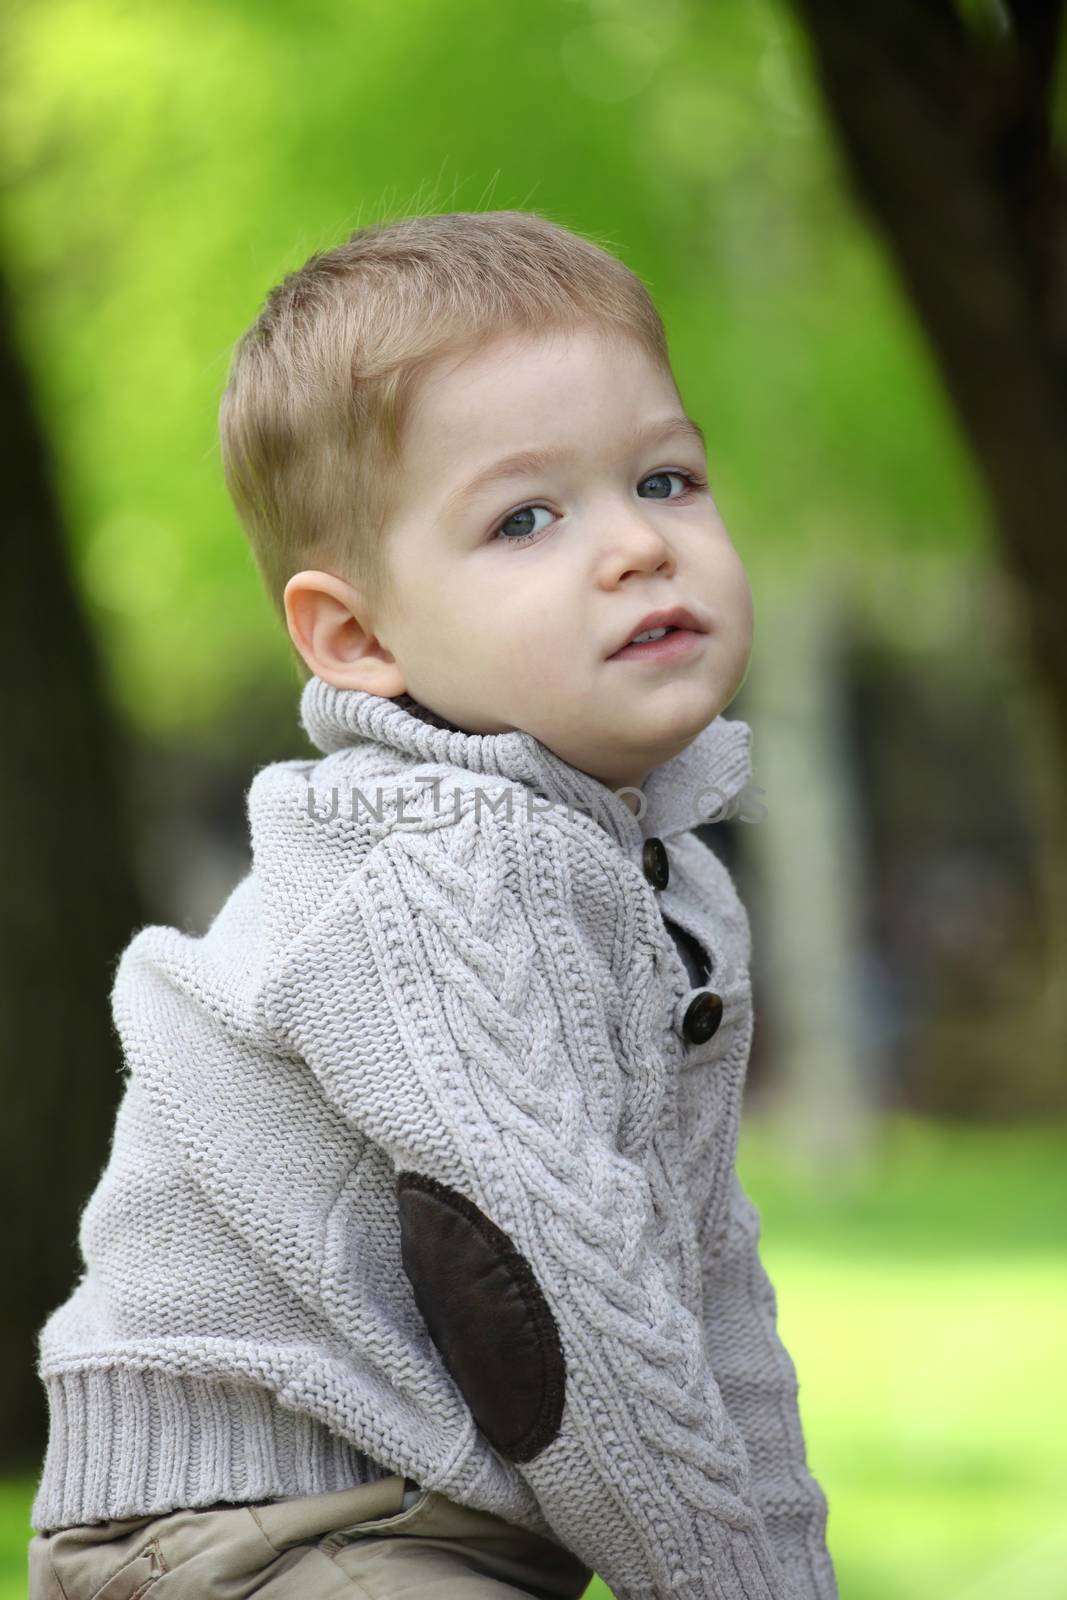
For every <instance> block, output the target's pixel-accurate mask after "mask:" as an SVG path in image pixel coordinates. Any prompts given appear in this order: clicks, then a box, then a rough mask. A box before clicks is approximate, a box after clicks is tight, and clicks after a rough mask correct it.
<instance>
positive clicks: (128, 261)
mask: <svg viewBox="0 0 1067 1600" xmlns="http://www.w3.org/2000/svg"><path fill="white" fill-rule="evenodd" d="M6 44H7V53H6V62H7V79H8V82H7V85H6V94H5V96H4V99H3V109H2V111H0V116H2V119H3V122H2V128H0V133H2V143H3V147H4V149H5V151H6V155H5V158H4V160H5V171H4V180H5V196H6V206H5V213H4V218H3V226H4V231H5V235H6V246H7V257H8V261H9V270H10V271H11V273H12V275H13V278H14V285H15V290H16V296H17V306H18V312H19V318H20V329H21V336H22V339H23V342H24V345H25V348H26V352H27V355H28V356H29V357H30V359H31V360H32V363H33V366H34V370H35V373H36V376H37V379H38V383H39V386H40V393H41V405H42V410H43V412H44V415H45V419H46V422H47V425H48V428H49V431H50V435H51V437H52V439H53V441H54V446H55V451H56V456H57V464H58V468H59V475H60V487H61V492H62V495H63V502H64V505H65V508H66V512H67V517H68V523H69V530H70V538H71V544H72V552H73V556H74V560H75V564H76V569H77V573H78V579H79V582H80V584H81V586H82V588H83V590H84V593H85V596H86V600H87V603H88V605H89V607H90V609H91V614H92V617H93V620H94V623H95V625H96V628H97V632H98V635H99V637H100V639H101V642H102V645H103V648H104V650H105V654H106V659H107V663H108V665H109V667H110V670H111V673H112V675H113V679H114V687H115V692H116V695H117V697H118V698H119V700H120V701H121V702H123V703H124V704H125V705H126V707H127V709H128V710H129V712H130V714H131V715H132V716H133V717H134V718H135V720H137V721H138V722H139V723H140V724H141V725H142V726H143V727H144V728H146V729H149V730H152V731H155V732H161V733H162V732H167V731H170V730H174V731H177V730H182V729H184V730H186V731H189V732H192V731H193V730H194V729H195V730H202V729H203V728H205V727H206V726H207V725H209V724H210V723H211V722H212V721H213V720H214V719H215V718H217V717H220V716H223V715H224V714H225V713H226V712H227V710H231V711H232V710H235V709H236V708H237V707H239V706H240V705H241V704H242V702H243V701H245V699H246V698H247V697H249V696H251V695H252V694H253V693H259V692H261V691H262V689H263V686H264V685H266V686H268V689H269V686H270V685H274V686H276V687H277V688H278V689H279V690H282V689H283V686H284V693H286V694H287V695H289V694H292V693H293V692H294V678H293V675H292V669H291V666H290V662H289V655H288V649H287V646H286V643H285V641H284V639H283V638H282V636H281V634H280V628H279V624H278V623H277V621H276V620H275V618H274V616H273V614H272V612H271V610H270V607H269V605H268V602H267V600H266V598H265V596H263V595H262V593H261V591H260V588H259V582H258V578H257V577H256V574H255V570H254V567H253V565H252V562H251V557H250V555H249V553H248V550H247V547H246V545H245V542H244V538H243V535H242V534H241V532H240V529H239V527H238V525H237V522H236V518H235V516H234V514H233V512H232V509H231V507H230V504H229V501H228V499H227V497H226V494H225V489H224V486H223V483H222V476H221V468H220V462H219V455H218V445H217V437H216V411H217V405H218V398H219V395H220V392H221V390H222V387H223V385H224V381H225V375H226V369H227V365H228V361H229V355H230V351H231V349H232V346H233V343H234V341H235V340H236V338H237V337H238V336H239V334H240V333H241V332H242V331H243V330H244V328H245V327H246V326H247V325H248V324H249V323H250V322H251V321H252V320H253V319H254V317H255V315H256V312H257V310H258V308H259V306H260V304H261V303H262V300H263V298H264V296H265V294H266V292H267V290H268V289H269V288H270V287H271V286H272V285H273V284H274V283H276V282H277V281H278V280H279V279H280V278H281V277H283V276H284V275H285V273H286V272H288V271H290V270H292V269H294V268H296V267H298V266H299V265H301V264H302V263H303V261H304V260H306V258H307V257H308V256H309V255H310V254H311V253H312V252H313V251H317V250H323V249H328V248H329V247H331V246H332V245H334V244H336V243H338V242H340V241H341V240H342V239H344V238H345V237H346V236H347V235H348V234H349V233H350V232H351V231H352V230H353V229H354V228H355V227H357V226H359V225H360V224H363V223H366V222H368V221H371V220H375V219H377V218H378V217H380V216H384V215H388V216H392V215H401V214H405V213H406V212H409V211H411V210H416V209H418V210H452V209H476V208H481V207H531V208H534V209H539V210H544V211H545V212H547V213H548V214H549V215H551V216H553V217H555V218H557V219H558V220H559V221H561V222H564V223H566V224H568V225H570V226H573V227H575V228H577V229H579V230H581V231H586V232H590V233H593V234H594V235H596V236H598V237H602V238H605V239H608V240H611V241H613V242H614V244H615V246H616V247H617V249H618V251H619V252H620V253H621V255H622V256H623V257H624V259H625V260H626V261H627V262H628V263H629V264H630V265H631V266H632V267H633V268H634V269H635V270H636V271H637V272H639V273H640V274H641V276H642V277H643V278H644V279H645V280H646V282H647V283H648V284H649V286H650V288H651V290H652V292H653V294H654V296H655V297H656V299H657V302H658V304H659V305H660V308H661V310H662V312H663V313H664V316H665V319H666V321H667V325H668V330H669V333H670V335H671V342H672V350H673V353H674V358H675V362H676V368H677V372H678V375H679V381H680V384H681V387H682V392H683V395H684V397H685V399H686V402H687V404H688V406H689V408H690V410H691V411H692V412H693V413H694V414H695V415H696V416H697V417H698V418H699V419H700V420H701V421H702V423H703V424H704V426H705V428H706V431H707V434H708V440H709V447H710V454H711V466H712V469H713V485H712V486H713V490H714V491H715V493H716V496H717V499H718V501H719V504H720V507H721V509H722V510H723V512H724V515H725V516H726V519H727V522H728V525H729V526H730V527H731V531H732V533H733V536H734V539H735V542H736V543H737V544H738V547H739V549H740V550H741V551H742V554H743V555H744V557H745V559H746V561H747V562H748V564H749V566H750V569H751V571H752V574H753V579H754V581H755V582H757V583H758V581H759V574H760V571H761V568H762V569H763V570H766V568H767V566H768V565H770V564H774V565H775V566H780V565H781V564H783V563H785V564H787V565H788V564H791V563H794V562H798V561H801V560H803V559H804V558H805V556H806V555H807V554H808V553H809V552H810V550H811V549H812V548H813V547H814V546H816V545H817V546H818V548H819V549H820V550H822V551H824V552H825V551H827V550H829V551H833V550H834V549H841V550H843V551H844V550H848V551H849V552H851V553H852V554H853V555H854V554H855V552H856V551H857V550H859V551H860V552H861V553H862V555H863V557H866V556H868V555H869V556H870V557H872V558H874V557H881V558H883V559H884V558H885V557H886V555H889V556H890V557H891V556H892V555H893V554H894V553H895V552H898V551H899V552H900V553H901V554H902V556H904V555H906V554H908V553H909V552H912V551H915V550H919V549H924V550H934V549H941V550H943V549H946V548H947V549H949V550H964V549H973V548H975V547H977V546H979V545H980V544H981V542H982V539H983V537H984V535H983V533H982V528H981V519H980V516H979V513H978V511H977V507H976V498H975V491H974V485H973V481H972V477H971V474H970V470H969V468H968V467H967V465H966V464H965V461H964V458H963V455H962V452H961V449H960V447H959V445H958V442H957V439H956V436H955V432H954V428H953V425H952V424H951V423H950V421H949V419H948V414H947V410H946V408H945V405H944V403H943V401H942V399H941V396H940V393H939V390H938V388H937V385H936V383H935V381H934V379H933V377H932V375H931V371H930V369H929V365H928V362H927V359H926V356H925V352H924V350H923V347H922V345H921V343H920V340H919V338H918V335H917V333H916V332H915V330H914V328H913V326H912V323H911V321H910V317H909V314H908V313H907V312H906V311H905V310H904V309H903V307H902V302H901V299H900V296H899V294H898V292H897V290H896V287H895V285H894V283H893V282H892V281H891V279H890V276H889V273H888V269H887V267H886V266H885V264H884V263H883V260H882V255H881V251H880V248H879V246H878V244H877V243H876V242H875V241H874V240H873V239H872V238H871V237H870V236H869V235H868V233H867V231H866V229H865V226H864V225H863V224H862V223H861V222H860V221H859V220H858V219H857V217H856V216H855V215H854V213H853V211H852V209H851V206H850V203H849V202H848V201H847V199H846V198H845V196H844V193H843V189H842V186H841V183H840V180H839V176H838V172H837V166H836V161H835V158H834V157H833V154H832V151H831V149H830V146H829V141H828V137H827V134H826V131H825V129H824V127H823V125H822V122H821V119H820V117H819V115H818V114H817V112H816V109H815V96H814V92H813V89H812V86H811V83H810V81H809V76H808V69H807V65H806V56H805V52H804V50H803V47H802V43H801V41H799V40H798V39H797V37H796V36H795V34H794V32H793V31H792V25H791V23H790V21H789V19H788V18H787V17H786V16H785V15H784V14H783V13H782V12H781V11H779V10H778V9H776V8H775V7H773V6H771V5H769V4H768V3H767V0H720V3H717V4H716V5H714V6H703V7H702V6H695V5H691V4H689V3H686V0H663V3H661V4H660V5H658V6H657V7H656V8H655V12H654V13H648V12H647V10H646V8H643V7H641V6H639V5H638V4H637V0H614V3H611V4H597V5H594V4H593V3H592V0H545V3H544V4H542V5H538V6H534V7H527V6H523V5H520V4H519V3H518V0H433V3H431V0H409V3H408V4H406V5H404V6H395V5H388V4H386V3H385V0H364V3H362V4H360V5H359V6H355V7H354V6H350V5H347V4H345V3H343V0H317V3H315V4H300V5H296V4H293V3H285V4H283V3H279V0H274V3H271V4H264V3H262V0H260V3H259V4H256V5H252V4H249V3H247V0H246V3H244V4H237V3H232V0H231V3H229V4H224V3H219V0H212V3H211V4H210V5H197V4H195V3H188V4H183V5H180V6H176V5H170V4H163V3H161V0H154V3H153V0H145V3H143V4H141V5H138V6H128V5H125V4H120V3H118V0H95V3H94V4H93V5H92V6H86V5H84V4H82V3H81V0H35V3H33V4H29V3H28V0H22V3H21V4H19V5H17V6H16V7H15V9H14V11H13V13H12V14H11V18H10V20H9V22H8V25H7V38H6Z"/></svg>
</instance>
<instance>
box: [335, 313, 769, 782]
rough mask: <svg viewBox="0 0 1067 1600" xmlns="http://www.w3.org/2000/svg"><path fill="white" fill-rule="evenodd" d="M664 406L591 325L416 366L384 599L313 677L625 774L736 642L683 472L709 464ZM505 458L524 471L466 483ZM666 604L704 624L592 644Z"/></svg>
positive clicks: (737, 648) (627, 357)
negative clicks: (648, 645) (644, 647)
mask: <svg viewBox="0 0 1067 1600" xmlns="http://www.w3.org/2000/svg"><path fill="white" fill-rule="evenodd" d="M685 420H686V418H685V412H684V410H683V407H682V405H681V401H680V399H679V395H678V392H677V389H676V387H675V385H674V382H673V380H672V378H671V377H670V376H669V374H667V373H665V372H663V371H662V370H660V369H659V368H658V367H657V366H656V365H655V364H654V363H653V362H652V361H651V359H650V358H649V357H648V356H647V355H646V354H645V353H644V351H643V350H641V348H640V347H639V346H638V345H637V344H636V343H634V342H631V341H629V340H627V341H625V342H621V341H620V342H618V343H616V342H612V341H608V340H607V339H605V337H604V336H603V335H602V334H599V333H597V332H596V331H593V330H584V329H583V330H581V331H579V332H576V333H574V334H563V333H559V332H556V333H553V334H551V335H545V336H531V335H526V336H517V335H508V336H504V337H501V338H499V339H497V340H495V341H493V342H492V343H491V344H489V345H487V346H485V347H483V348H482V349H481V350H479V351H477V352H475V353H474V354H468V355H467V356H465V357H463V358H462V359H459V360H457V359H456V358H455V357H452V358H450V359H449V360H447V361H446V360H442V361H440V362H438V363H437V364H435V365H434V366H433V367H432V368H431V369H430V372H429V375H428V376H427V377H426V378H425V380H424V382H423V383H422V385H421V386H420V390H419V393H418V396H417V398H416V400H415V404H414V408H413V411H412V413H411V416H410V419H409V426H408V429H407V432H406V435H405V440H404V448H403V461H402V468H401V472H402V477H401V481H400V483H399V484H398V485H395V486H394V489H395V494H396V499H395V502H394V512H393V516H392V519H391V521H390V523H389V525H388V526H387V528H386V529H385V532H384V535H383V537H384V539H385V541H386V544H385V558H386V561H387V564H388V568H389V581H390V585H391V589H390V593H391V595H392V596H394V597H395V600H394V601H392V602H387V609H386V610H385V611H382V612H380V613H378V614H376V615H375V616H374V617H373V618H366V617H361V619H360V620H361V621H363V623H364V626H365V627H366V628H367V630H368V632H369V633H370V634H371V636H372V637H371V638H370V639H369V641H368V643H369V644H370V645H371V647H372V648H371V649H370V650H369V651H368V653H367V656H366V657H365V658H364V659H363V661H362V663H361V661H360V659H359V658H356V659H352V658H351V657H350V658H349V659H348V661H347V662H346V663H345V664H344V666H343V669H342V671H341V672H340V673H338V672H336V671H330V672H327V673H326V675H327V676H328V677H329V678H330V680H331V681H333V682H336V683H337V684H338V685H339V686H343V687H362V688H366V689H368V690H370V691H371V692H373V693H377V694H385V695H388V696H392V695H396V694H400V693H402V692H403V691H404V690H406V691H407V692H408V693H409V694H411V695H413V696H414V697H415V699H416V700H418V701H420V702H421V703H422V704H423V705H426V706H428V707H430V708H431V709H432V710H434V711H436V712H438V713H439V715H441V716H443V717H446V718H447V719H448V720H449V721H450V722H454V723H456V724H457V726H459V727H460V728H463V729H465V730H467V731H469V732H472V733H499V732H505V731H507V730H509V729H513V728H519V729H523V730H525V731H526V732H528V733H531V734H533V735H534V736H535V737H536V738H537V739H539V740H540V741H541V742H542V743H543V744H545V745H547V746H548V748H549V749H551V750H552V751H554V752H555V754H556V755H558V756H560V757H561V758H562V759H563V760H565V761H568V762H570V763H571V764H572V765H573V766H576V767H578V768H579V769H581V770H582V771H585V772H588V773H591V774H592V775H593V776H595V777H597V778H599V779H600V780H601V781H602V782H604V783H606V784H608V785H609V786H610V787H612V788H619V787H621V786H622V785H624V784H631V785H634V786H635V787H636V786H639V785H640V784H641V783H642V782H643V781H644V779H645V777H647V775H648V773H649V772H651V771H652V770H653V769H654V768H655V767H657V766H659V765H660V764H661V763H662V762H664V761H666V760H668V759H670V757H671V756H673V755H675V754H677V753H678V752H679V751H680V750H682V749H684V748H685V746H686V745H688V744H689V743H690V742H691V740H692V739H694V738H695V737H696V735H697V734H698V733H699V732H700V731H701V730H702V729H703V728H705V727H706V726H707V724H708V723H709V722H710V721H711V720H712V719H713V718H714V717H715V716H717V715H718V713H719V712H720V711H722V710H724V709H725V708H726V706H727V705H729V703H730V701H731V700H732V699H733V697H734V695H735V694H736V693H737V691H738V689H739V688H740V687H741V684H742V682H743V681H744V677H745V673H746V671H747V668H748V661H749V654H750V651H751V646H752V633H753V611H752V594H751V590H750V588H749V583H748V579H747V576H746V574H745V569H744V567H743V565H742V563H741V560H740V557H739V556H738V554H737V551H736V550H735V549H734V547H733V545H732V543H731V542H730V539H729V537H728V535H727V532H726V529H725V527H724V526H723V523H722V520H721V518H720V517H719V514H718V512H717V510H716V508H715V505H714V502H713V500H712V498H711V495H710V493H709V491H708V490H707V489H706V488H703V487H698V488H692V487H691V486H690V483H689V481H688V479H687V476H686V475H687V474H688V475H691V477H692V478H693V479H695V480H696V481H697V482H698V483H699V484H704V483H706V482H707V478H708V472H707V461H706V457H705V454H704V450H703V447H702V445H701V443H700V440H699V438H698V437H697V436H696V433H695V430H693V429H692V428H689V429H687V428H685V427H684V423H685ZM670 424H674V425H675V426H674V429H673V431H668V425H670ZM680 424H683V426H679V425H680ZM657 430H662V436H661V437H659V438H658V439H657V438H656V437H655V434H656V431H657ZM519 452H536V453H538V454H543V456H544V458H545V464H544V465H543V466H541V467H536V466H535V464H533V463H526V464H521V463H514V464H512V465H511V466H510V468H509V469H508V471H507V473H506V476H505V475H501V476H499V477H495V478H494V479H493V480H492V481H483V482H482V483H481V484H477V483H475V482H474V481H473V480H476V479H478V478H479V477H482V475H483V474H485V472H486V470H487V469H489V468H492V467H495V466H497V465H498V464H499V463H502V462H504V461H505V460H506V458H508V457H511V456H514V455H516V454H517V453H519ZM676 606H677V607H684V608H685V609H686V610H687V611H689V612H690V613H692V616H693V618H694V619H695V621H696V622H697V623H698V624H699V625H700V626H701V627H702V628H703V629H704V630H705V631H703V632H697V633H693V632H689V633H680V634H679V635H678V636H677V637H676V638H675V641H674V643H675V646H678V645H683V646H684V648H682V649H680V650H676V653H674V654H671V655H668V654H667V653H666V651H664V652H663V653H662V654H660V655H657V654H656V653H649V654H646V655H642V654H641V653H640V652H633V651H632V652H631V653H630V655H629V656H628V657H626V658H617V659H613V656H614V654H615V652H616V651H618V650H619V649H620V647H621V646H623V645H624V644H625V643H626V642H628V641H629V640H630V639H632V637H633V635H634V634H635V633H637V632H638V631H639V630H640V629H641V625H642V623H643V621H644V619H645V618H646V617H647V616H648V614H649V613H650V612H653V611H659V610H661V609H670V608H673V607H676ZM356 609H357V611H358V602H357V608H356ZM668 637H670V636H668ZM375 641H377V648H376V649H375V648H374V646H375ZM390 658H391V659H390ZM361 664H362V666H363V667H364V668H365V674H361V671H360V668H361ZM316 670H318V669H317V668H316ZM325 671H326V669H325V668H324V672H325ZM390 673H392V676H390Z"/></svg>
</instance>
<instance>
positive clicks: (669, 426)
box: [445, 417, 707, 515]
mask: <svg viewBox="0 0 1067 1600" xmlns="http://www.w3.org/2000/svg"><path fill="white" fill-rule="evenodd" d="M672 439H684V440H686V441H687V442H688V443H690V444H693V443H696V444H699V445H700V448H701V449H702V450H705V451H706V450H707V441H706V440H705V438H704V430H703V428H702V427H701V426H700V424H699V423H697V422H694V421H693V419H692V417H670V418H668V419H667V421H666V422H661V423H658V424H654V425H653V426H652V427H650V428H638V429H637V430H636V431H635V432H634V433H632V434H631V435H630V436H629V438H628V440H627V445H628V448H630V449H633V450H636V449H637V448H638V447H639V446H641V445H654V444H668V443H669V442H670V441H671V440H672ZM574 455H575V451H574V450H518V451H516V452H515V454H514V455H510V456H504V457H503V459H502V460H500V461H494V462H493V463H492V465H491V466H488V467H484V468H483V469H482V471H481V472H476V473H475V475H474V477H473V478H470V479H468V481H467V482H466V483H464V484H462V485H461V486H460V488H458V489H456V490H454V491H453V493H452V494H450V495H449V496H448V499H447V500H446V502H445V507H446V511H447V513H448V514H449V515H453V514H454V513H455V512H456V511H458V510H459V509H460V508H461V507H462V506H463V505H465V504H466V503H467V501H468V500H473V499H474V498H475V497H476V496H477V495H479V494H480V493H481V492H482V490H484V489H487V488H489V487H490V486H491V485H492V484H494V483H499V482H500V480H501V479H503V478H518V477H536V476H537V474H538V473H541V472H546V471H547V470H548V468H549V467H550V466H552V465H553V463H555V462H560V461H569V460H572V459H573V457H574Z"/></svg>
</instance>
